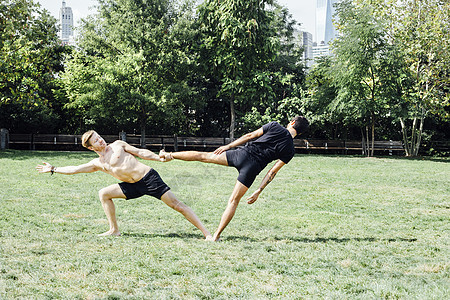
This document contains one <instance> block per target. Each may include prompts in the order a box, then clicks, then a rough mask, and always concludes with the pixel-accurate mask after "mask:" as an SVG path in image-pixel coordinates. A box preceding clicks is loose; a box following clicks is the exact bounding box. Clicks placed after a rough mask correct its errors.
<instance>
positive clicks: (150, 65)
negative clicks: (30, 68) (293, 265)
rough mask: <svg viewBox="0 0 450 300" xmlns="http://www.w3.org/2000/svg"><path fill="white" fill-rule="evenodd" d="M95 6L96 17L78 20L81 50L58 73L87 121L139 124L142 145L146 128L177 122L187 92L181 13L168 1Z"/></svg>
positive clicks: (105, 0)
mask: <svg viewBox="0 0 450 300" xmlns="http://www.w3.org/2000/svg"><path fill="white" fill-rule="evenodd" d="M99 3H100V4H99V7H98V12H99V13H98V15H97V16H91V17H90V18H89V19H87V20H85V21H84V22H83V25H82V27H81V33H80V35H81V38H80V40H79V48H80V50H79V51H77V53H75V54H74V56H73V58H72V59H70V60H69V61H68V67H67V72H66V73H65V74H64V75H63V77H64V82H65V83H66V88H67V94H68V95H69V97H70V99H71V101H72V104H71V106H72V107H77V108H78V109H81V110H82V111H84V112H82V113H83V114H85V115H87V116H88V117H89V118H91V119H93V120H92V121H90V122H91V123H96V124H100V123H101V120H102V119H105V117H107V118H109V119H110V120H112V121H113V122H112V124H116V125H118V126H120V127H121V128H124V127H125V128H126V127H127V126H129V124H130V123H131V124H134V123H138V124H139V128H140V131H141V144H142V145H144V142H145V135H146V127H147V124H148V123H149V122H151V123H152V124H153V125H154V126H153V127H152V128H157V126H158V124H159V126H163V125H166V124H168V123H170V120H174V119H178V118H181V117H182V116H183V114H182V104H183V103H181V104H180V101H181V100H183V99H184V100H186V101H187V98H189V95H190V93H191V90H190V88H189V86H188V85H187V84H186V81H183V79H182V78H181V77H182V76H183V72H184V73H186V71H185V70H189V64H192V63H193V62H192V58H191V57H189V55H188V54H189V53H187V52H186V51H185V49H183V48H184V47H185V45H184V44H183V43H182V41H183V39H184V36H181V37H180V36H179V32H180V31H181V30H182V29H183V27H181V26H180V25H179V24H178V23H177V22H178V21H179V20H180V14H181V13H180V12H179V11H177V10H175V3H173V2H172V1H167V0H101V1H100V2H99ZM183 22H188V20H187V19H186V18H184V19H183ZM179 96H181V98H182V99H181V100H179V98H178V97H179ZM176 117H177V118H176ZM167 118H169V119H170V120H167V121H166V122H164V119H167ZM86 122H89V120H86ZM180 123H181V122H180ZM156 132H160V131H159V130H158V131H156Z"/></svg>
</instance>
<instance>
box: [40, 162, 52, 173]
mask: <svg viewBox="0 0 450 300" xmlns="http://www.w3.org/2000/svg"><path fill="white" fill-rule="evenodd" d="M52 169H53V166H52V165H51V164H49V163H46V162H43V165H37V167H36V170H37V171H38V172H39V173H48V172H51V171H52Z"/></svg>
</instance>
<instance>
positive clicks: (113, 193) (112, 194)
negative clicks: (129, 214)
mask: <svg viewBox="0 0 450 300" xmlns="http://www.w3.org/2000/svg"><path fill="white" fill-rule="evenodd" d="M98 195H99V198H100V202H101V203H102V206H103V210H104V211H105V214H106V218H107V219H108V223H109V230H108V231H107V232H105V233H102V234H99V236H107V235H120V231H119V226H118V225H117V220H116V207H115V206H114V202H113V200H112V199H113V198H123V199H126V196H125V195H124V194H123V192H122V189H121V188H120V186H119V185H118V184H113V185H110V186H108V187H105V188H103V189H101V190H100V191H99V192H98Z"/></svg>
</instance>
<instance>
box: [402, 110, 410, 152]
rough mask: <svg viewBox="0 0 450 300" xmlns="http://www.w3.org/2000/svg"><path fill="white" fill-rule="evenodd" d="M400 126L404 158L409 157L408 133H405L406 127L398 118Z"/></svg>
mask: <svg viewBox="0 0 450 300" xmlns="http://www.w3.org/2000/svg"><path fill="white" fill-rule="evenodd" d="M400 125H401V126H402V135H403V144H404V145H405V154H406V156H411V147H410V146H409V141H408V132H407V131H406V125H405V122H404V121H403V119H402V118H400Z"/></svg>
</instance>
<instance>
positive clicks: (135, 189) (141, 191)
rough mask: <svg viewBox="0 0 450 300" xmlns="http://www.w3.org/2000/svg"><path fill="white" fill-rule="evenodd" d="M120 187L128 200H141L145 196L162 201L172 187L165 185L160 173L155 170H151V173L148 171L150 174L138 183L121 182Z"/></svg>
mask: <svg viewBox="0 0 450 300" xmlns="http://www.w3.org/2000/svg"><path fill="white" fill-rule="evenodd" d="M119 186H120V188H121V189H122V192H123V193H124V195H125V197H127V200H128V199H134V198H139V197H141V196H143V195H149V196H153V197H155V198H158V199H161V197H162V195H164V194H165V193H166V192H167V191H168V190H170V187H168V186H167V184H165V183H164V181H163V180H162V179H161V177H160V176H159V174H158V172H156V171H155V170H154V169H150V171H148V173H147V174H146V175H145V176H144V177H142V179H141V180H139V181H138V182H135V183H129V182H121V183H119Z"/></svg>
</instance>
